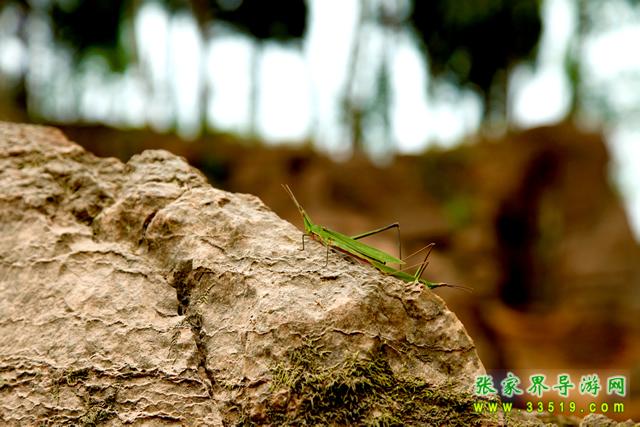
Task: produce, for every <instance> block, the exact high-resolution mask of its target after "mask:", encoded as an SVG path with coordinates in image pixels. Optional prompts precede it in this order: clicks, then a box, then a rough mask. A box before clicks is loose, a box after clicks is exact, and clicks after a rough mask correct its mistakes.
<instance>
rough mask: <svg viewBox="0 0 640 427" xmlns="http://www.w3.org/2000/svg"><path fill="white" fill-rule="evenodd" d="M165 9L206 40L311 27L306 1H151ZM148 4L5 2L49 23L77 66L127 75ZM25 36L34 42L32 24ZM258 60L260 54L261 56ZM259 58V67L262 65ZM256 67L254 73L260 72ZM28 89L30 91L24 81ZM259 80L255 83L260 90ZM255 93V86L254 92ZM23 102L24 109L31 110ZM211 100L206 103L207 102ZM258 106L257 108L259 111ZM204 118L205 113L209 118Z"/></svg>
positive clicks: (132, 0) (259, 39)
mask: <svg viewBox="0 0 640 427" xmlns="http://www.w3.org/2000/svg"><path fill="white" fill-rule="evenodd" d="M148 1H152V2H153V1H155V2H156V3H159V4H161V5H163V6H164V7H165V8H166V9H167V10H169V11H170V12H174V13H176V12H186V13H190V14H192V15H193V17H194V18H195V20H196V22H197V23H198V25H199V29H200V31H201V33H202V35H203V37H205V38H210V37H212V36H213V34H212V32H210V31H209V29H210V28H211V27H212V24H214V23H220V22H223V23H226V24H228V25H231V26H233V27H234V28H236V29H237V30H238V31H241V32H244V33H246V34H248V35H249V36H251V37H252V38H254V39H255V40H256V43H258V44H260V43H264V42H266V41H278V42H284V41H291V40H299V39H301V38H302V36H303V35H304V32H305V28H306V25H307V7H306V3H305V1H304V0H274V1H270V2H264V1H260V0H244V1H243V0H148ZM144 2H145V0H91V1H83V0H41V1H38V2H34V1H30V0H8V1H3V2H0V12H2V10H3V9H4V8H7V7H17V8H18V9H19V11H20V16H21V20H23V21H24V22H27V21H28V20H29V19H31V18H33V17H34V16H37V17H39V18H42V19H46V20H47V23H48V24H49V26H50V28H51V32H52V35H53V41H54V43H56V45H58V46H62V47H64V48H66V49H67V50H68V51H70V52H71V53H72V57H73V61H74V63H75V65H76V67H77V66H78V65H79V64H81V63H82V62H83V61H84V60H86V59H88V58H89V57H91V56H95V55H98V56H100V57H102V58H103V59H104V60H106V62H107V64H108V65H109V67H110V68H111V70H112V71H114V72H122V71H124V70H126V69H127V67H129V66H130V65H132V64H134V63H135V61H136V55H135V48H136V46H135V41H134V37H133V25H132V22H133V18H134V16H135V14H136V13H137V11H138V10H139V8H140V7H141V6H142V5H143V4H144ZM21 27H22V30H21V31H20V33H19V36H20V37H21V39H23V40H24V41H25V44H27V43H28V34H27V33H26V29H25V27H26V25H22V26H21ZM256 58H257V56H256ZM257 62H258V61H257V59H256V61H254V65H257ZM253 68H254V75H257V74H255V73H257V71H255V69H256V68H257V66H256V67H253ZM19 84H20V85H21V86H22V88H19V89H16V90H15V91H14V93H16V94H21V93H25V92H27V91H28V88H24V87H25V80H24V78H23V79H22V80H21V81H20V83H19ZM255 84H256V82H255V80H254V86H255ZM254 92H256V91H255V88H254ZM16 101H18V103H17V105H18V106H23V107H24V108H25V109H26V108H27V105H26V103H24V104H22V105H21V103H20V102H19V100H17V99H16ZM205 102H206V100H205ZM253 108H255V106H254V107H253ZM203 117H204V114H203Z"/></svg>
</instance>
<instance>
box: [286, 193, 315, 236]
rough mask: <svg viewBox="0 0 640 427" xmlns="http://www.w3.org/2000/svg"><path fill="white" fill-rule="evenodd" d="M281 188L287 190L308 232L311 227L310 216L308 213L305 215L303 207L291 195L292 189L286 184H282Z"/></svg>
mask: <svg viewBox="0 0 640 427" xmlns="http://www.w3.org/2000/svg"><path fill="white" fill-rule="evenodd" d="M282 188H284V191H286V192H287V194H288V195H289V197H291V200H293V203H295V205H296V207H297V208H298V211H299V212H300V215H302V221H303V222H304V230H305V232H307V233H308V232H309V231H310V229H311V226H312V225H313V223H312V222H311V218H309V215H307V213H306V212H305V210H304V208H303V207H302V206H300V203H298V200H297V199H296V196H294V195H293V191H291V189H290V188H289V186H288V185H287V184H282Z"/></svg>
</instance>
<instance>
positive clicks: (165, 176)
mask: <svg viewBox="0 0 640 427" xmlns="http://www.w3.org/2000/svg"><path fill="white" fill-rule="evenodd" d="M0 218H1V220H0V230H1V231H0V296H1V298H0V341H1V343H2V344H1V346H0V420H1V421H2V424H9V425H11V424H13V425H24V424H38V423H42V422H44V421H48V422H51V423H54V424H59V423H67V422H68V423H71V424H92V423H98V422H103V423H105V424H111V425H118V424H122V423H147V424H149V423H151V424H154V425H156V424H161V423H169V424H171V423H182V424H194V425H195V424H197V425H202V424H205V425H222V424H223V423H224V424H229V423H236V422H257V423H261V422H268V421H269V420H270V419H272V418H270V417H272V416H273V414H272V412H273V410H274V409H273V408H276V409H277V408H284V409H283V410H282V411H281V412H283V413H289V414H294V415H295V413H296V405H299V404H302V403H303V400H304V396H301V395H299V394H296V393H298V392H300V390H297V391H296V390H294V389H291V387H292V384H293V383H292V380H291V378H292V377H291V372H292V370H293V372H294V373H295V372H298V374H299V375H302V376H304V374H305V369H311V367H310V366H311V365H309V364H307V365H302V366H303V369H299V370H298V371H295V369H298V368H299V366H298V365H295V363H297V362H300V357H298V359H296V357H297V356H296V355H298V356H300V355H301V354H307V355H308V354H311V355H312V356H313V357H315V359H314V361H313V364H314V368H313V369H315V370H316V372H322V375H327V372H330V371H323V370H322V369H325V370H330V369H332V367H340V369H342V371H340V372H344V369H346V368H345V367H346V366H351V367H354V366H355V367H356V368H357V369H360V367H361V366H363V365H360V364H359V363H361V362H362V361H367V360H373V361H374V362H375V363H373V362H372V363H373V364H371V365H368V366H373V367H374V368H375V369H378V368H380V372H382V371H384V373H385V375H386V376H384V378H387V379H389V378H390V381H395V380H396V379H398V381H400V379H402V381H406V380H407V379H411V381H414V382H415V381H422V382H423V383H424V384H428V385H429V386H430V387H437V388H438V389H441V390H444V389H446V390H448V392H450V393H453V395H457V394H458V393H467V392H469V391H470V390H471V387H472V385H473V379H474V377H475V376H476V375H478V374H481V373H483V372H484V368H483V367H482V364H481V363H480V360H479V359H478V357H477V354H476V351H475V348H474V345H473V343H472V341H471V339H470V338H469V336H468V335H467V334H466V332H465V330H464V328H463V327H462V325H461V324H460V322H459V321H458V320H457V318H456V317H455V315H454V314H453V313H451V312H450V311H449V310H448V309H447V307H446V306H445V304H444V303H443V301H442V300H441V299H440V298H439V297H438V296H437V295H435V294H434V293H432V292H431V291H428V290H421V291H419V290H417V289H416V288H412V287H409V286H407V284H406V283H404V282H400V281H398V280H396V279H393V278H390V277H384V276H382V275H381V274H379V273H378V272H377V271H375V270H373V269H372V268H370V267H369V266H367V265H361V264H358V263H355V262H353V261H352V260H351V259H349V258H347V257H345V256H343V255H340V254H332V255H331V256H330V257H329V265H328V266H327V267H325V266H324V256H325V251H324V248H323V247H322V246H321V245H319V244H317V243H315V242H313V243H311V244H309V245H307V248H306V250H305V251H304V252H302V251H300V250H299V249H300V231H299V230H297V229H296V228H295V227H294V226H293V225H291V224H289V223H287V222H285V221H283V220H281V219H280V218H278V217H277V216H276V215H275V214H274V213H273V212H271V211H270V210H269V209H268V208H267V207H266V206H265V205H264V204H263V203H262V202H261V201H260V200H259V199H257V198H256V197H254V196H251V195H245V194H232V193H227V192H224V191H221V190H217V189H214V188H211V187H210V186H209V184H208V183H207V181H206V179H205V178H204V176H203V175H202V174H201V173H200V172H199V171H197V170H196V169H194V168H192V167H190V166H189V165H188V164H187V163H186V162H185V161H184V160H183V159H182V158H179V157H176V156H174V155H172V154H170V153H168V152H166V151H157V150H156V151H145V152H144V153H142V154H140V155H136V156H134V157H132V158H131V160H130V161H129V162H128V163H126V164H122V163H121V162H120V161H118V160H115V159H108V158H107V159H100V158H96V157H95V156H93V155H91V154H89V153H87V152H85V151H84V150H83V149H81V148H80V147H79V146H77V145H75V144H74V143H71V142H69V141H67V140H66V139H65V138H64V136H63V135H62V134H61V133H60V132H58V131H56V130H54V129H50V128H43V127H37V126H23V125H14V124H2V123H0ZM305 349H310V350H312V351H311V353H309V352H307V353H304V352H303V350H305ZM349 361H352V362H353V363H351V362H349ZM305 363H306V362H305ZM349 363H351V364H349ZM305 366H306V368H305ZM357 369H356V370H357ZM372 369H373V368H372ZM376 372H378V371H376ZM318 375H320V374H318ZM275 376H277V378H278V381H277V382H274V377H275ZM287 378H288V379H287ZM307 380H308V378H307ZM296 384H300V383H299V382H296ZM392 385H393V384H390V385H389V386H392ZM287 387H289V388H290V389H287ZM354 389H357V387H356V386H354ZM354 396H355V395H354ZM358 396H359V395H358ZM301 402H302V403H301ZM378 415H379V414H378ZM378 415H376V412H375V411H373V410H371V411H369V412H367V413H363V414H362V419H369V420H371V419H374V418H375V417H376V416H378ZM292 417H293V415H292Z"/></svg>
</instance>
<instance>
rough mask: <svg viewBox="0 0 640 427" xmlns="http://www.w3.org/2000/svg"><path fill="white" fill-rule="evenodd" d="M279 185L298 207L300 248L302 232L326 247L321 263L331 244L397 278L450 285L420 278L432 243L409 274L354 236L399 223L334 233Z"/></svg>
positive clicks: (398, 261) (393, 259)
mask: <svg viewBox="0 0 640 427" xmlns="http://www.w3.org/2000/svg"><path fill="white" fill-rule="evenodd" d="M282 187H283V188H284V190H285V191H286V192H287V194H288V195H289V197H291V200H293V203H294V204H295V205H296V207H297V208H298V211H300V215H302V221H303V223H304V234H303V235H302V250H304V238H305V237H306V236H310V237H311V238H312V239H313V240H317V241H319V242H320V243H322V244H323V245H325V246H326V248H327V258H326V263H325V265H327V264H328V262H329V247H332V248H334V249H337V250H339V251H341V252H344V253H346V254H348V255H351V256H353V257H355V258H358V259H360V260H362V261H364V262H368V263H369V264H371V265H373V266H374V267H375V268H377V269H378V270H380V271H381V272H382V273H384V274H387V275H390V276H394V277H397V278H398V279H401V280H404V281H405V282H409V283H422V284H423V285H425V286H426V287H428V288H429V289H433V288H437V287H441V286H451V285H447V284H446V283H433V282H429V281H427V280H425V279H422V278H421V276H422V273H423V272H424V269H425V268H426V267H427V265H428V264H429V263H428V262H427V259H428V258H429V254H430V253H431V248H432V247H433V245H434V244H433V243H432V244H430V245H428V246H427V248H428V249H429V252H428V253H427V256H426V257H425V259H424V261H423V262H422V264H421V266H420V268H418V271H416V274H415V275H413V276H412V275H410V274H409V273H407V272H404V271H402V270H398V269H395V268H393V267H391V266H389V264H400V265H402V264H405V262H404V261H403V260H401V259H400V258H396V257H394V256H393V255H390V254H388V253H386V252H384V251H381V250H380V249H376V248H374V247H372V246H369V245H366V244H364V243H362V242H359V241H358V240H357V239H361V238H363V237H367V236H371V235H372V234H376V233H380V232H382V231H385V230H388V229H390V228H394V227H395V228H397V229H398V230H399V225H398V223H397V222H396V223H393V224H390V225H387V226H386V227H381V228H378V229H375V230H372V231H368V232H366V233H362V234H358V235H356V236H351V237H350V236H347V235H345V234H342V233H338V232H337V231H333V230H330V229H328V228H327V227H324V226H322V225H317V224H314V223H313V221H311V218H310V217H309V215H308V214H307V212H306V211H305V210H304V208H303V207H302V206H301V205H300V203H298V200H297V199H296V197H295V196H294V195H293V192H292V191H291V189H290V188H289V186H288V185H284V184H283V185H282ZM398 237H399V231H398Z"/></svg>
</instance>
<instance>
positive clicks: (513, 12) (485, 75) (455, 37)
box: [410, 0, 542, 120]
mask: <svg viewBox="0 0 640 427" xmlns="http://www.w3.org/2000/svg"><path fill="white" fill-rule="evenodd" d="M540 3H541V1H540V0H485V1H478V0H458V1H448V0H431V1H419V0H415V1H414V4H413V12H412V14H411V18H410V19H411V22H412V23H413V26H414V28H415V30H416V32H417V33H418V35H419V38H420V39H421V41H422V43H423V47H424V49H425V51H426V52H427V54H428V57H429V65H430V69H431V72H432V73H433V75H434V76H436V77H443V78H445V79H448V80H451V81H453V82H454V83H455V84H456V85H458V86H471V87H472V88H474V89H476V90H479V91H480V93H481V94H482V96H483V98H484V108H485V110H484V117H485V119H488V118H490V117H491V116H492V115H493V114H495V117H496V118H497V119H498V120H500V119H502V120H504V119H505V117H506V102H507V96H506V91H507V77H508V75H509V72H510V71H511V69H512V68H513V66H514V65H516V64H517V63H519V62H521V61H530V60H532V59H533V58H534V55H535V53H536V47H537V44H538V40H539V38H540V33H541V27H542V23H541V18H540Z"/></svg>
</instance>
